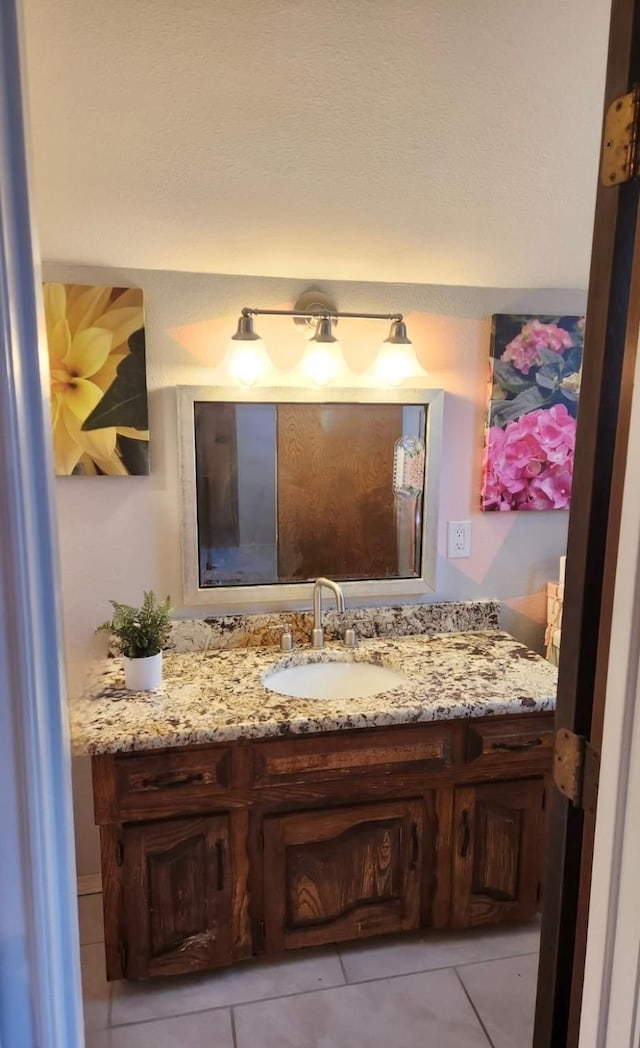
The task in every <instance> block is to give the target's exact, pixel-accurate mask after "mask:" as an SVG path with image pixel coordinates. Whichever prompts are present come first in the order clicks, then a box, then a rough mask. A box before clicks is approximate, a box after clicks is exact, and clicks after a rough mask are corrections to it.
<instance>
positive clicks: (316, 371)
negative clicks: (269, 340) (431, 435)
mask: <svg viewBox="0 0 640 1048" xmlns="http://www.w3.org/2000/svg"><path fill="white" fill-rule="evenodd" d="M257 316H271V317H292V318H293V320H294V321H295V323H296V324H307V325H309V326H310V327H312V328H313V334H312V335H311V336H310V338H309V341H308V348H307V350H306V352H305V354H304V357H303V359H302V364H301V367H302V371H303V373H304V375H305V377H306V378H307V379H309V380H310V381H312V382H315V383H316V385H318V386H326V385H327V384H328V383H329V382H332V381H333V380H334V379H335V378H336V377H337V376H338V375H339V374H340V372H341V371H342V370H343V368H344V360H343V357H342V351H341V349H340V343H339V341H338V339H337V338H336V336H335V335H334V333H333V329H334V327H335V325H336V323H337V321H338V319H341V318H346V319H349V320H351V319H357V320H387V321H389V322H390V324H391V327H390V329H389V334H388V335H387V337H386V338H385V340H384V342H383V343H382V346H381V347H380V351H379V353H378V357H377V359H376V362H375V365H374V368H375V371H376V375H377V378H378V379H379V380H380V381H381V382H383V383H385V384H388V385H392V386H395V385H398V384H399V383H400V382H403V381H404V380H405V379H408V378H411V377H413V376H415V375H418V374H419V373H420V371H421V368H420V364H419V363H418V360H417V358H416V355H415V352H414V350H413V343H412V342H411V339H410V338H409V337H408V335H407V328H406V324H405V322H404V318H403V316H402V313H350V312H345V311H343V310H338V309H336V308H335V306H334V305H333V303H332V302H330V300H329V299H328V297H327V296H326V295H325V294H324V292H322V291H317V290H313V289H312V290H309V291H305V292H304V293H303V294H302V295H301V296H300V298H299V299H298V301H297V302H296V303H295V305H294V307H293V309H257V308H253V307H251V306H245V307H244V309H243V310H242V313H241V315H240V318H239V319H238V328H237V330H236V333H235V335H232V336H231V344H230V349H229V356H230V362H229V366H230V370H231V373H232V375H233V376H234V378H235V379H236V380H237V381H238V382H240V383H241V384H242V385H245V386H253V385H254V384H255V383H256V382H259V381H260V379H261V378H262V377H263V376H265V375H266V374H268V372H269V370H271V369H272V364H271V360H270V358H269V354H268V353H267V349H266V346H265V344H264V342H263V341H262V339H261V338H260V335H259V334H258V333H257V331H256V329H255V324H254V319H253V318H254V317H257Z"/></svg>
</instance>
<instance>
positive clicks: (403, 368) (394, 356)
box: [375, 342, 420, 386]
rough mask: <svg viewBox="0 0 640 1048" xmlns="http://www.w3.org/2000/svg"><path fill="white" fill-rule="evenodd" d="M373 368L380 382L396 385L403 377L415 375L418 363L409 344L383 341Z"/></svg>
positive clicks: (418, 367)
mask: <svg viewBox="0 0 640 1048" xmlns="http://www.w3.org/2000/svg"><path fill="white" fill-rule="evenodd" d="M375 370H376V374H377V375H378V378H379V379H380V381H381V382H384V383H386V384H387V385H389V386H397V385H399V384H400V382H404V380H405V379H407V378H411V377H412V376H413V375H417V374H418V371H419V370H420V365H419V364H418V360H417V358H416V355H415V353H414V351H413V346H412V345H411V344H409V345H394V344H393V343H392V342H383V343H382V346H381V349H380V352H379V354H378V359H377V360H376V363H375Z"/></svg>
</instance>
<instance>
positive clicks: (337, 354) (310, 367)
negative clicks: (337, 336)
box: [301, 339, 344, 386]
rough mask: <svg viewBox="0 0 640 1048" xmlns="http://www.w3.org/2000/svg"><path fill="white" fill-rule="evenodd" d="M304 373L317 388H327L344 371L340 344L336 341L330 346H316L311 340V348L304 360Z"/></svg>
mask: <svg viewBox="0 0 640 1048" xmlns="http://www.w3.org/2000/svg"><path fill="white" fill-rule="evenodd" d="M301 367H302V372H303V374H304V375H305V376H306V378H308V379H310V380H311V381H312V382H314V383H315V384H316V386H327V385H328V384H329V383H330V382H333V380H334V379H335V378H337V376H338V375H339V374H340V372H341V371H343V369H344V361H343V359H342V353H341V351H340V343H339V342H337V341H334V342H333V343H330V344H329V345H322V344H321V345H319V346H316V344H315V342H313V341H312V340H311V339H310V340H309V348H308V349H307V351H306V353H305V355H304V357H303V358H302V365H301Z"/></svg>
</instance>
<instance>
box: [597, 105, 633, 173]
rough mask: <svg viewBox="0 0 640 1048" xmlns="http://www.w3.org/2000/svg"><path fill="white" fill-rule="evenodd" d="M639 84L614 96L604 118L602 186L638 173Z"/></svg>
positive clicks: (601, 167)
mask: <svg viewBox="0 0 640 1048" xmlns="http://www.w3.org/2000/svg"><path fill="white" fill-rule="evenodd" d="M639 110H640V86H638V85H636V86H635V87H634V88H633V90H632V91H629V93H628V94H626V95H621V96H620V97H619V98H615V99H614V100H613V102H612V103H611V105H610V106H609V108H608V109H607V112H606V114H605V118H604V135H603V142H602V160H601V164H600V181H601V182H602V183H603V185H605V186H617V185H620V183H621V182H630V181H631V179H633V178H637V177H638V175H639V174H640V170H639V163H638V162H639V160H640V157H639V155H638V153H639V150H638V115H639Z"/></svg>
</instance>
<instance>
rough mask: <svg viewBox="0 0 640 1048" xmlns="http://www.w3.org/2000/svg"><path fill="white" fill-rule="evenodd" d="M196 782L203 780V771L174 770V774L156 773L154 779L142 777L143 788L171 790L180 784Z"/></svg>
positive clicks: (191, 784)
mask: <svg viewBox="0 0 640 1048" xmlns="http://www.w3.org/2000/svg"><path fill="white" fill-rule="evenodd" d="M196 782H204V773H203V772H201V771H197V772H192V773H191V775H189V774H187V773H186V772H176V773H175V774H174V775H164V776H163V775H158V776H156V778H155V779H143V780H142V783H141V785H142V788H143V790H173V789H176V788H177V787H180V786H193V785H194V783H196Z"/></svg>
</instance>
